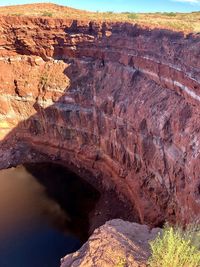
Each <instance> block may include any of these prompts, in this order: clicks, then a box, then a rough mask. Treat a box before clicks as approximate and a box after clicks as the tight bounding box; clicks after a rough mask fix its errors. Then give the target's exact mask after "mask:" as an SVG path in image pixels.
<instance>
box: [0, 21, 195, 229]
mask: <svg viewBox="0 0 200 267" xmlns="http://www.w3.org/2000/svg"><path fill="white" fill-rule="evenodd" d="M199 45H200V38H199V37H198V35H188V36H184V35H183V34H182V33H176V32H171V31H169V30H156V29H154V30H153V29H151V30H150V29H147V28H146V29H144V28H140V27H139V26H137V25H132V24H127V23H124V24H122V23H105V22H104V23H100V22H99V23H98V22H92V21H88V22H86V21H85V22H83V21H76V20H64V19H52V18H36V17H35V18H34V17H8V16H2V17H0V73H1V74H0V138H1V144H0V168H7V167H10V166H15V165H17V164H21V163H25V162H37V161H57V162H60V163H62V164H65V165H67V166H68V167H69V168H70V169H72V170H73V171H75V172H77V173H79V174H80V175H81V176H82V177H84V178H85V179H87V180H88V181H89V182H90V183H92V184H93V185H95V186H96V187H97V188H113V189H114V190H115V191H117V192H118V193H119V196H120V197H121V198H122V199H126V201H127V203H129V205H131V207H132V210H133V213H135V214H136V215H137V216H138V218H139V220H140V222H142V223H148V224H151V225H162V223H163V222H164V221H165V220H169V221H183V222H188V221H190V220H192V221H194V220H196V219H199V212H200V201H199V199H200V178H199V173H200V164H199V162H200V153H199V151H200V142H199V140H200V131H199V129H200V109H199V102H200V79H199V77H200V76H199V75H200V60H199V59H200V54H199ZM116 207H117V203H116Z"/></svg>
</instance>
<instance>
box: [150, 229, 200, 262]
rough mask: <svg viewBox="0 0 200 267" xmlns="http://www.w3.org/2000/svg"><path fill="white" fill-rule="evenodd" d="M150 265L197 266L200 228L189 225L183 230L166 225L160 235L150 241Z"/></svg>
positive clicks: (199, 252)
mask: <svg viewBox="0 0 200 267" xmlns="http://www.w3.org/2000/svg"><path fill="white" fill-rule="evenodd" d="M150 246H151V250H152V256H151V257H150V259H149V262H148V263H149V266H151V267H199V266H200V250H199V247H200V229H199V228H198V227H193V226H192V227H190V228H188V229H187V230H185V231H183V230H181V228H180V227H177V228H175V229H174V228H172V227H169V226H166V227H165V228H164V230H163V233H162V235H159V236H158V237H157V238H156V239H155V240H154V241H152V242H150Z"/></svg>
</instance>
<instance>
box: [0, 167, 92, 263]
mask: <svg viewBox="0 0 200 267" xmlns="http://www.w3.org/2000/svg"><path fill="white" fill-rule="evenodd" d="M54 168H56V172H55V171H54ZM59 168H60V167H59V166H56V167H55V166H53V165H52V164H50V165H49V164H40V165H37V166H35V165H29V166H26V168H25V167H23V166H18V167H17V168H11V169H8V170H2V171H0V266H1V267H27V266H29V267H36V266H37V267H56V266H59V261H60V258H61V257H63V256H64V255H65V254H66V253H71V252H73V251H75V250H77V249H78V248H79V247H80V246H81V243H82V241H83V239H82V236H81V233H82V232H83V233H84V234H85V233H86V232H87V227H88V225H87V217H88V212H89V210H90V208H91V207H89V206H88V204H89V203H90V206H91V203H92V206H93V205H94V201H92V200H94V194H93V193H91V192H89V191H88V192H89V193H88V192H87V190H86V195H85V194H84V195H82V196H81V194H80V192H82V191H84V186H83V185H81V183H80V185H79V181H78V180H77V179H78V178H77V177H75V179H72V178H74V177H71V176H70V174H69V173H68V172H66V171H65V170H64V169H62V168H61V172H60V173H59V170H60V169H59ZM27 169H29V172H28V171H27ZM30 172H31V173H32V174H34V176H33V175H32V174H30ZM72 176H73V175H72ZM56 177H57V178H56ZM36 178H37V179H36ZM54 178H55V179H54ZM69 180H70V181H73V182H71V184H69ZM74 181H75V183H74ZM59 183H61V184H59ZM77 185H78V187H77ZM61 189H62V192H61V191H60V190H61ZM82 189H83V190H82ZM79 190H80V191H79ZM76 191H77V192H76ZM70 192H71V193H70ZM74 192H76V194H75V195H74ZM61 193H62V194H61ZM60 194H61V195H60ZM77 195H79V198H78V199H77V198H76V197H77ZM74 196H75V199H73V197H74ZM57 197H58V199H57ZM81 197H83V198H85V199H83V198H81ZM69 200H70V201H69ZM66 201H68V202H67V203H66ZM74 201H75V202H77V203H75V204H74ZM80 203H82V204H83V205H82V204H81V205H80ZM85 203H86V204H85ZM84 205H85V210H84V212H82V213H81V209H82V208H83V207H84ZM78 207H79V208H78ZM72 226H73V227H72ZM85 226H86V227H85ZM82 227H83V228H82ZM77 229H79V230H78V231H76V230H77ZM61 230H62V231H61ZM84 241H85V240H84Z"/></svg>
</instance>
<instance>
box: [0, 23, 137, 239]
mask: <svg viewBox="0 0 200 267" xmlns="http://www.w3.org/2000/svg"><path fill="white" fill-rule="evenodd" d="M75 24H76V23H75ZM75 26H76V25H75ZM75 26H73V25H72V29H73V28H74V27H75ZM75 28H76V27H75ZM72 29H70V33H72V32H71V31H72ZM75 31H77V30H75ZM89 32H90V33H91V32H93V30H92V26H91V25H90V29H89ZM104 37H105V36H104ZM88 44H89V43H87V42H85V43H84V45H86V46H87V45H88ZM16 45H18V43H17V44H16ZM20 49H21V50H19V51H18V52H20V53H21V52H22V50H23V49H22V47H21V48H20ZM56 50H57V48H56V47H55V54H54V56H53V57H54V58H55V59H58V55H57V54H56V53H57V52H56ZM25 54H27V55H29V54H30V55H31V52H26V50H25ZM42 57H43V59H45V60H47V58H46V57H45V56H42ZM64 61H65V62H66V63H67V64H68V67H67V68H66V69H65V71H64V73H65V75H67V76H68V78H69V80H70V86H68V87H67V89H66V92H65V93H64V94H63V95H62V96H61V97H60V98H59V99H58V100H57V101H56V102H54V103H53V104H51V105H49V106H48V107H43V104H44V105H45V104H46V103H47V102H48V100H49V99H48V97H47V96H46V93H47V91H48V89H46V88H45V87H43V88H42V90H39V94H38V95H37V97H36V98H35V103H34V104H33V107H34V108H35V111H36V113H35V114H34V115H32V116H30V117H29V118H28V119H26V120H24V121H21V122H20V123H19V124H18V125H17V127H15V128H14V129H12V131H11V132H10V133H9V134H7V136H5V138H4V139H3V140H1V142H0V147H1V149H0V157H1V161H0V168H1V169H3V168H9V167H13V166H17V165H21V164H23V165H24V166H25V167H26V169H27V170H28V171H29V172H30V173H31V174H33V175H34V176H35V177H36V178H38V180H39V181H40V182H41V183H42V184H43V185H45V187H46V188H47V193H48V194H49V196H50V197H52V198H55V199H56V200H57V201H58V202H59V204H60V205H61V207H63V209H64V210H65V211H66V212H67V213H68V215H69V216H70V218H71V222H72V223H71V224H69V225H68V227H69V228H71V230H72V231H73V230H74V231H78V230H80V231H83V232H82V233H81V234H82V235H83V236H84V240H85V239H86V238H87V237H88V233H89V234H90V233H91V232H92V231H93V230H94V229H95V228H96V227H98V226H100V225H102V224H103V223H105V221H107V220H109V219H113V218H122V219H125V220H130V221H138V220H139V219H138V215H137V212H136V211H135V210H134V208H133V207H132V204H131V203H129V202H128V199H126V196H125V195H123V194H121V195H120V190H118V189H117V187H116V184H115V182H114V181H112V179H110V178H111V176H112V171H109V172H107V170H106V168H105V169H104V167H103V164H102V165H100V167H98V166H95V165H96V162H101V161H102V162H103V160H102V159H101V155H100V154H101V151H100V150H101V149H100V138H101V137H100V135H101V130H100V128H101V125H100V124H96V123H97V121H96V120H98V119H97V117H98V116H99V114H98V113H99V112H100V110H99V109H98V111H96V108H95V105H96V103H95V101H96V100H95V97H96V92H95V91H96V90H95V89H94V84H93V82H92V81H91V77H92V76H93V71H94V69H95V70H96V69H98V70H100V71H101V70H103V68H104V67H105V66H104V63H103V56H101V55H100V57H99V59H92V58H88V59H85V60H84V61H83V62H81V63H80V65H79V62H78V61H77V60H76V58H69V59H66V58H65V59H64ZM82 64H83V65H82ZM104 71H105V69H104ZM17 97H19V99H18V101H23V100H24V98H23V97H21V96H20V94H17ZM20 98H21V99H20ZM54 163H58V164H60V166H59V167H58V165H54ZM61 165H62V166H61ZM64 167H65V168H64ZM49 169H50V170H52V177H49V178H48V179H45V177H46V175H45V173H47V172H49ZM50 176H51V175H50ZM109 176H110V177H109ZM80 177H81V178H80ZM81 179H83V180H81ZM84 180H85V181H87V182H84ZM64 185H65V186H64ZM70 188H73V191H71V192H70ZM75 188H77V191H76V189H75ZM81 189H82V191H83V192H82V193H83V196H80V195H79V194H81ZM87 192H88V194H91V198H89V200H88V202H87V200H86V199H87V196H86V197H84V194H86V195H87ZM84 199H85V200H86V202H87V203H86V204H85V203H84ZM81 200H82V202H81ZM116 203H117V204H116ZM116 205H117V208H116ZM80 222H82V223H83V225H82V227H81V229H80ZM81 234H80V235H81Z"/></svg>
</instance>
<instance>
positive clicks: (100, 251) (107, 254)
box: [61, 220, 161, 267]
mask: <svg viewBox="0 0 200 267" xmlns="http://www.w3.org/2000/svg"><path fill="white" fill-rule="evenodd" d="M159 232H161V229H159V228H154V229H151V230H150V228H149V227H148V226H146V225H140V224H137V223H130V222H125V221H123V220H112V221H109V222H107V223H106V224H105V225H103V226H101V227H100V228H98V229H96V230H95V231H94V233H93V234H92V236H91V237H90V238H89V240H88V242H87V243H85V244H84V245H83V246H82V248H81V249H80V250H78V251H77V252H75V253H73V254H69V255H67V256H66V257H64V258H63V259H62V260H61V267H94V266H95V267H103V266H106V267H113V266H126V267H145V266H147V260H148V258H149V256H150V246H149V242H150V241H151V240H154V239H155V237H156V236H157V235H158V233H159Z"/></svg>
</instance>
